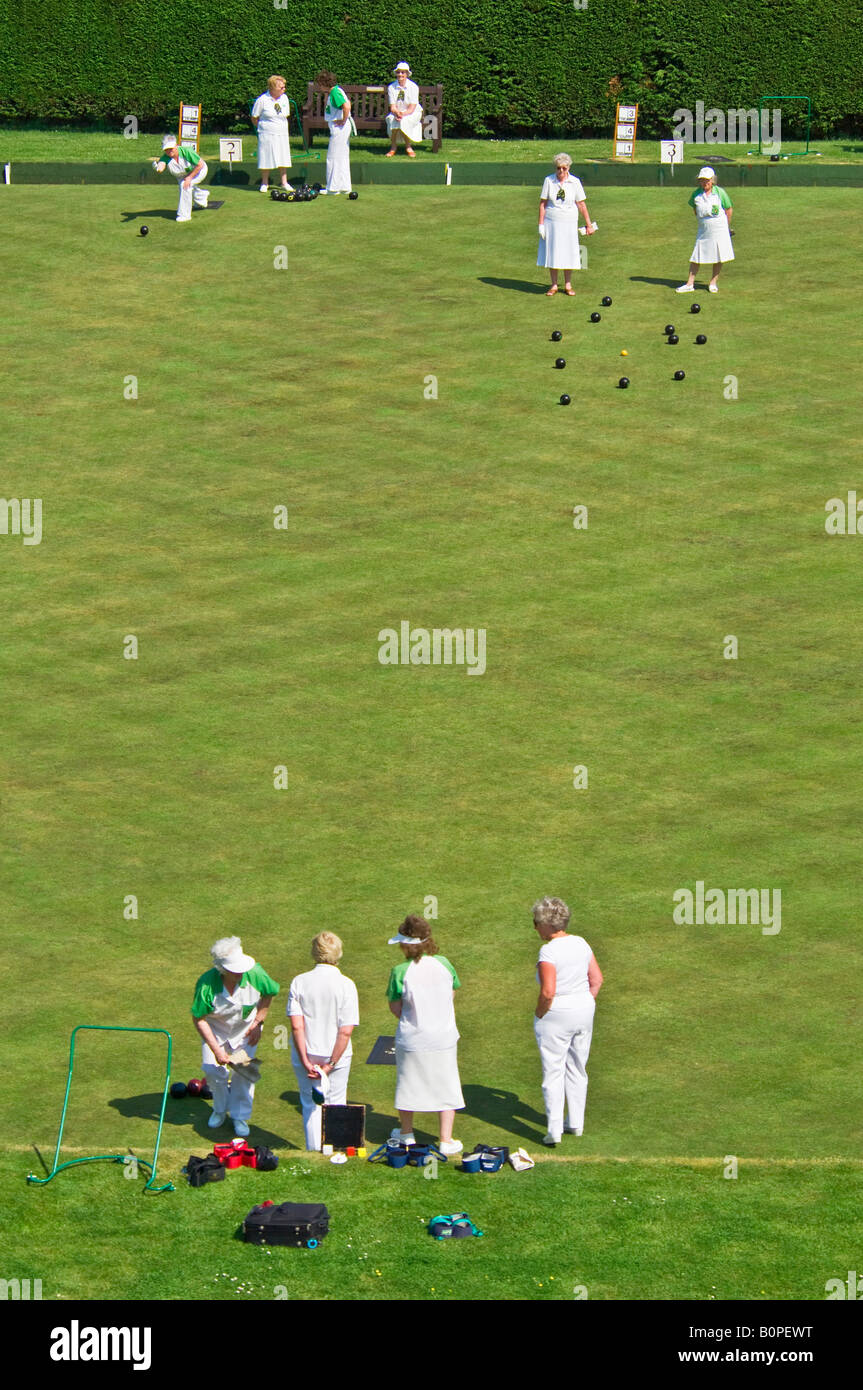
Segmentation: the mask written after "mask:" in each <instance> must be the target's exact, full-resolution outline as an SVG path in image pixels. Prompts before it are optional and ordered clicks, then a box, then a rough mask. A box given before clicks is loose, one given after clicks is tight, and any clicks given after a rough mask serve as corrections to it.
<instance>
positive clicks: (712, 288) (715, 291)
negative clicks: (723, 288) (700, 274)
mask: <svg viewBox="0 0 863 1390" xmlns="http://www.w3.org/2000/svg"><path fill="white" fill-rule="evenodd" d="M707 293H708V294H718V293H719V286H718V285H708V286H707Z"/></svg>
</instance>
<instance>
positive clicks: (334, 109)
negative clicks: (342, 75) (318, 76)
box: [324, 87, 348, 121]
mask: <svg viewBox="0 0 863 1390" xmlns="http://www.w3.org/2000/svg"><path fill="white" fill-rule="evenodd" d="M347 99H348V96H347V92H343V91H342V89H341V87H333V89H332V91H331V92H330V94H329V96H328V97H327V104H326V107H325V109H324V120H325V121H335V120H336V119H337V118H338V117H340V116H341V114H342V107H343V106H344V104H345V102H346V101H347Z"/></svg>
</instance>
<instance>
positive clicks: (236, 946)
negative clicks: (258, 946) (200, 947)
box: [210, 936, 243, 970]
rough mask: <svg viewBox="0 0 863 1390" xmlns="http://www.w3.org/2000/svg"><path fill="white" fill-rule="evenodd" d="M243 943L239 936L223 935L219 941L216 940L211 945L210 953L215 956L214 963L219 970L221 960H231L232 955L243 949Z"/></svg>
mask: <svg viewBox="0 0 863 1390" xmlns="http://www.w3.org/2000/svg"><path fill="white" fill-rule="evenodd" d="M242 949H243V943H242V941H241V940H240V938H239V937H238V936H222V937H220V938H219V940H218V941H214V942H213V944H212V946H211V947H210V955H211V956H212V957H213V964H214V965H215V967H216V969H217V970H221V968H222V967H221V966H220V964H219V962H220V961H223V960H230V958H231V956H234V955H236V954H237V952H238V951H242Z"/></svg>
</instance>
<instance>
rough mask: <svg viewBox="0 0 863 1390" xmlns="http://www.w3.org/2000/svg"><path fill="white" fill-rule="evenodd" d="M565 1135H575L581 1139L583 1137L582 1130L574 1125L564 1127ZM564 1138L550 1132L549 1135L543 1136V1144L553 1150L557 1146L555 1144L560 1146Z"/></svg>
mask: <svg viewBox="0 0 863 1390" xmlns="http://www.w3.org/2000/svg"><path fill="white" fill-rule="evenodd" d="M563 1133H564V1134H574V1135H575V1136H576V1137H577V1138H580V1137H581V1130H580V1129H576V1128H575V1126H574V1125H564V1127H563ZM562 1137H563V1136H562V1135H560V1134H551V1133H550V1132H549V1133H548V1134H544V1135H543V1136H542V1142H543V1144H545V1145H547V1146H548V1148H550V1149H551V1148H553V1147H554V1146H555V1144H559V1143H560V1141H561V1138H562Z"/></svg>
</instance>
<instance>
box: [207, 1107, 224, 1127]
mask: <svg viewBox="0 0 863 1390" xmlns="http://www.w3.org/2000/svg"><path fill="white" fill-rule="evenodd" d="M225 1119H226V1115H225V1112H224V1110H214V1111H213V1113H212V1115H211V1116H210V1118H209V1120H208V1121H207V1124H208V1125H209V1126H210V1129H221V1127H222V1125H223V1124H224V1123H225Z"/></svg>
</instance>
